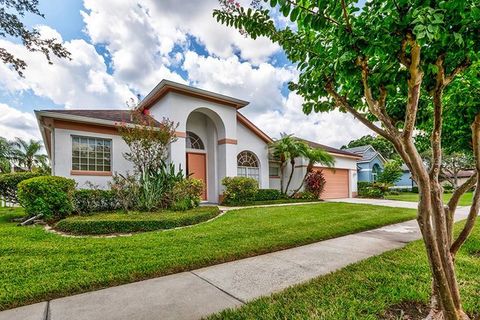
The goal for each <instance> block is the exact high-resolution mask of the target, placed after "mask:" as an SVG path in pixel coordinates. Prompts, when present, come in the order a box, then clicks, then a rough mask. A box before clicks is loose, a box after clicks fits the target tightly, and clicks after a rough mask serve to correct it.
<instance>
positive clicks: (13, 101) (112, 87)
mask: <svg viewBox="0 0 480 320" xmlns="http://www.w3.org/2000/svg"><path fill="white" fill-rule="evenodd" d="M249 2H250V0H245V1H241V3H242V4H244V5H248V3H249ZM179 3H181V5H179ZM215 8H218V1H217V0H189V1H181V2H180V1H178V0H162V1H157V0H101V1H100V0H68V1H65V0H40V11H41V12H42V13H43V14H44V15H45V18H41V17H37V16H32V15H27V16H26V17H25V19H24V22H25V23H26V24H27V25H29V26H31V27H35V28H37V29H38V30H39V31H40V33H41V34H42V36H44V37H56V38H57V39H59V40H60V41H62V42H63V44H64V46H65V47H66V48H67V49H68V50H69V51H70V53H71V60H66V59H57V58H55V57H54V59H53V65H49V64H48V63H47V61H46V59H45V58H44V56H43V55H41V54H39V53H31V52H28V51H26V49H25V48H24V47H23V46H21V45H20V44H19V43H18V41H15V39H3V38H0V47H3V48H6V49H7V50H9V51H10V52H12V53H14V54H15V55H16V56H18V57H20V58H22V59H24V60H25V61H26V62H27V64H28V67H27V69H26V70H25V71H24V78H20V77H19V76H18V75H17V74H16V73H15V72H14V71H12V70H11V68H9V67H8V66H7V65H4V64H0V136H3V137H6V138H8V139H13V138H14V137H21V138H25V139H41V136H40V131H39V129H38V125H37V122H36V119H35V116H34V114H33V110H41V109H125V108H127V104H126V101H128V100H129V99H131V98H133V97H136V96H137V95H140V96H141V97H144V96H146V95H147V94H148V93H149V92H150V91H151V90H152V89H153V88H154V87H155V85H156V84H158V83H159V82H160V81H161V80H162V79H168V80H172V81H176V82H180V83H184V84H188V85H192V86H195V87H198V88H202V89H206V90H211V91H214V92H218V93H221V94H225V95H230V96H233V97H236V98H239V99H243V100H247V101H250V104H249V105H248V106H246V107H245V108H243V109H241V112H242V113H243V114H244V115H245V116H247V117H248V118H249V119H250V120H251V121H252V122H253V123H255V124H256V125H257V126H258V127H259V128H260V129H262V130H263V131H265V132H266V133H267V134H269V135H270V136H271V137H273V138H278V137H279V136H280V133H283V132H284V133H288V134H294V135H296V136H298V137H301V138H304V139H308V140H313V141H316V142H318V143H323V144H326V145H329V146H333V147H340V146H342V145H344V144H346V143H348V142H349V141H350V140H353V139H356V138H359V137H361V136H363V135H365V134H370V133H371V132H370V131H369V130H368V129H367V128H366V127H364V126H363V125H362V124H360V123H359V122H358V121H356V120H354V119H353V117H352V116H350V115H348V114H343V113H340V112H330V113H319V114H311V115H308V116H307V115H305V114H303V112H302V103H303V99H302V98H301V97H300V96H298V95H297V94H295V93H294V92H290V91H289V90H288V88H287V84H288V82H289V81H295V79H297V77H298V71H297V70H296V68H295V66H294V65H292V64H291V63H290V62H289V61H288V59H287V58H286V57H285V55H284V53H283V51H282V50H281V48H280V47H279V46H278V45H276V44H274V43H272V42H270V41H269V40H268V39H266V38H259V39H256V40H252V39H249V38H246V37H245V36H243V35H241V34H240V33H239V32H238V31H237V30H235V29H234V28H229V27H226V26H224V25H221V24H219V23H217V22H216V20H215V19H214V18H213V17H212V12H213V9H215ZM276 21H277V23H278V24H279V25H282V24H286V23H288V22H287V21H286V20H285V19H284V18H283V17H277V18H276Z"/></svg>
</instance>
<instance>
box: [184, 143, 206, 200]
mask: <svg viewBox="0 0 480 320" xmlns="http://www.w3.org/2000/svg"><path fill="white" fill-rule="evenodd" d="M187 174H188V175H190V176H191V177H192V178H195V179H198V180H201V181H202V182H203V193H202V200H207V155H206V154H205V153H193V152H187Z"/></svg>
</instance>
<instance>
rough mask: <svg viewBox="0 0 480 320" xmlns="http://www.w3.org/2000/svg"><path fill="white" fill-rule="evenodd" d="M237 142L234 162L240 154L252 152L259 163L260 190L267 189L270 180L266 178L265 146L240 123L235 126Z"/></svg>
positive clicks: (266, 155)
mask: <svg viewBox="0 0 480 320" xmlns="http://www.w3.org/2000/svg"><path fill="white" fill-rule="evenodd" d="M237 140H238V141H237V146H236V149H237V154H236V155H235V161H236V160H237V155H238V154H239V153H240V152H242V151H251V152H253V153H254V154H255V155H256V156H257V158H258V160H259V162H260V188H262V189H268V188H269V187H270V179H269V176H268V148H267V144H266V143H265V141H263V140H262V139H260V138H259V137H258V136H257V135H256V134H254V133H253V132H252V131H251V130H250V129H248V128H246V127H245V126H244V125H242V124H241V123H238V125H237ZM235 175H236V173H235Z"/></svg>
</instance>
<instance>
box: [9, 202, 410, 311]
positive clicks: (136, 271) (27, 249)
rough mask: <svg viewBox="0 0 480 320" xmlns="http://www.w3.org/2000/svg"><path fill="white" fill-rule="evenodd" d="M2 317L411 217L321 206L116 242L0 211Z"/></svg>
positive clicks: (242, 214)
mask: <svg viewBox="0 0 480 320" xmlns="http://www.w3.org/2000/svg"><path fill="white" fill-rule="evenodd" d="M0 212H1V213H0V252H1V253H2V254H1V255H0V288H1V290H0V309H8V308H13V307H16V306H20V305H25V304H29V303H34V302H38V301H41V300H47V299H52V298H55V297H61V296H66V295H70V294H74V293H79V292H84V291H89V290H94V289H98V288H102V287H108V286H113V285H118V284H122V283H128V282H133V281H137V280H141V279H146V278H152V277H156V276H161V275H166V274H170V273H176V272H180V271H185V270H192V269H195V268H199V267H203V266H207V265H212V264H216V263H221V262H226V261H231V260H235V259H240V258H245V257H248V256H253V255H258V254H262V253H267V252H271V251H276V250H281V249H285V248H291V247H295V246H299V245H304V244H308V243H312V242H316V241H320V240H324V239H328V238H333V237H337V236H341V235H346V234H349V233H355V232H359V231H362V230H367V229H372V228H376V227H380V226H382V225H386V224H391V223H395V222H399V221H405V220H409V219H413V218H414V217H415V211H414V210H411V209H402V208H388V207H380V206H370V205H358V204H347V203H320V204H309V205H297V206H287V207H286V206H283V207H270V208H249V209H242V210H236V211H230V212H227V213H226V214H225V215H223V216H221V217H219V218H218V219H216V220H213V221H211V222H209V223H203V224H199V225H196V226H193V227H191V228H184V229H178V230H170V231H153V232H145V233H139V234H135V235H132V236H130V237H115V238H91V237H86V238H68V237H62V236H59V235H56V234H52V233H48V232H46V231H45V230H44V229H43V228H42V227H40V226H36V227H17V226H16V223H14V222H10V221H11V219H12V218H14V217H18V216H20V215H22V214H23V212H22V209H0Z"/></svg>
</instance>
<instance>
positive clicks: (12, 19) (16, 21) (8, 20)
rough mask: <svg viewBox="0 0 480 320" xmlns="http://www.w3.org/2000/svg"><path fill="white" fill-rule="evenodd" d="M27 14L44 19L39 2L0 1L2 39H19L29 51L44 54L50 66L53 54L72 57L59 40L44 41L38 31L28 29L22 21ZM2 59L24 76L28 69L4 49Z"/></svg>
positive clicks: (21, 0)
mask: <svg viewBox="0 0 480 320" xmlns="http://www.w3.org/2000/svg"><path fill="white" fill-rule="evenodd" d="M25 14H33V15H37V16H40V17H42V18H43V17H44V15H43V14H42V13H41V12H40V11H39V10H38V0H0V37H3V38H6V37H9V38H15V39H19V40H20V41H21V42H22V44H23V45H24V46H25V48H26V49H27V50H28V51H30V52H41V53H43V54H44V55H45V58H46V59H47V61H48V63H50V64H52V60H51V55H52V54H53V55H55V56H57V57H59V58H69V57H70V53H69V52H68V51H67V49H65V48H64V47H63V46H62V44H61V43H59V42H58V41H57V39H54V38H52V39H42V38H41V36H40V33H39V32H38V30H36V29H28V28H27V26H26V25H25V24H24V23H23V22H22V21H21V18H23V17H24V16H25ZM0 59H1V60H2V61H3V63H5V64H7V65H9V66H11V67H12V68H13V69H14V70H15V71H16V72H17V73H18V74H19V75H20V76H23V72H22V71H23V70H25V68H26V67H27V63H26V62H25V61H24V60H22V59H20V58H18V57H15V56H14V55H13V54H12V53H11V52H8V50H7V49H5V48H2V47H0Z"/></svg>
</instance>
